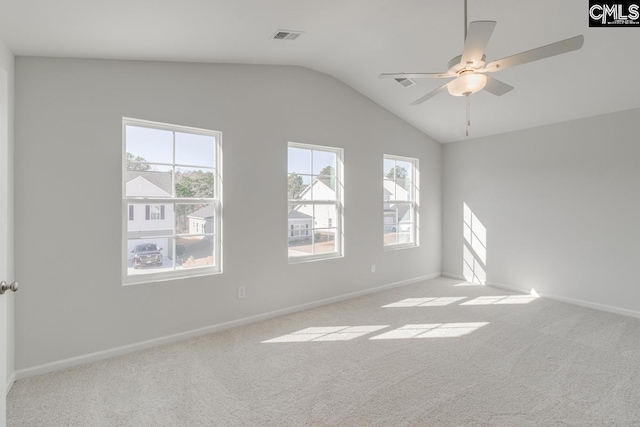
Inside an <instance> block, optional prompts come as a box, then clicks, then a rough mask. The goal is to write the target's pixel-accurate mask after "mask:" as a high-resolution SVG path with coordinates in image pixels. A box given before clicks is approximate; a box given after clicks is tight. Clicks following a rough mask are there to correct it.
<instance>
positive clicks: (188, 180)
mask: <svg viewBox="0 0 640 427" xmlns="http://www.w3.org/2000/svg"><path fill="white" fill-rule="evenodd" d="M214 184H215V178H214V176H213V173H212V172H202V171H188V172H182V171H176V197H185V198H210V197H213V191H214ZM204 206H205V205H195V204H177V205H176V208H175V209H176V216H177V218H178V224H179V225H178V232H180V233H188V232H189V228H188V225H187V224H188V222H187V215H190V214H191V213H192V212H194V211H196V210H198V209H200V208H202V207H204Z"/></svg>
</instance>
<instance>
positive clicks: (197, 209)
mask: <svg viewBox="0 0 640 427" xmlns="http://www.w3.org/2000/svg"><path fill="white" fill-rule="evenodd" d="M209 233H215V206H214V205H213V204H206V205H205V204H178V205H176V234H209Z"/></svg>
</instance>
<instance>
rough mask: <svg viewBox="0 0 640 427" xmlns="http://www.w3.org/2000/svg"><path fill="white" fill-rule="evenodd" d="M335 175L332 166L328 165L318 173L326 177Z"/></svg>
mask: <svg viewBox="0 0 640 427" xmlns="http://www.w3.org/2000/svg"><path fill="white" fill-rule="evenodd" d="M335 174H336V172H335V169H334V168H333V166H331V165H328V166H325V167H324V168H323V169H322V170H321V171H320V175H326V176H334V175H335Z"/></svg>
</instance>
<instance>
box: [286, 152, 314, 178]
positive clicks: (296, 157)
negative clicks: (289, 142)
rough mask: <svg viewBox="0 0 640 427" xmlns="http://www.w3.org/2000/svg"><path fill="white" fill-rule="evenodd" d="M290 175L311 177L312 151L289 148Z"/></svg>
mask: <svg viewBox="0 0 640 427" xmlns="http://www.w3.org/2000/svg"><path fill="white" fill-rule="evenodd" d="M288 161H289V167H288V170H287V172H288V173H297V174H306V175H311V150H307V149H304V148H295V147H289V154H288Z"/></svg>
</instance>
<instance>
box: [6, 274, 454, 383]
mask: <svg viewBox="0 0 640 427" xmlns="http://www.w3.org/2000/svg"><path fill="white" fill-rule="evenodd" d="M441 275H442V274H441V273H440V272H438V273H433V274H428V275H426V276H420V277H414V278H411V279H407V280H401V281H399V282H394V283H389V284H387V285H382V286H377V287H375V288H369V289H365V290H362V291H357V292H351V293H348V294H343V295H338V296H335V297H331V298H325V299H322V300H319V301H313V302H309V303H305V304H300V305H296V306H293V307H288V308H283V309H280V310H275V311H270V312H268V313H262V314H257V315H255V316H249V317H245V318H242V319H236V320H231V321H229V322H224V323H219V324H216V325H211V326H206V327H204V328H198V329H193V330H191V331H186V332H181V333H178V334H173V335H167V336H164V337H160V338H154V339H151V340H147V341H142V342H138V343H134V344H128V345H124V346H121V347H116V348H112V349H108V350H102V351H97V352H95V353H89V354H84V355H81V356H76V357H70V358H68V359H62V360H58V361H55V362H50V363H45V364H43V365H38V366H33V367H30V368H25V369H20V370H17V371H16V372H15V373H14V374H13V375H12V381H15V380H21V379H24V378H29V377H33V376H35V375H41V374H46V373H49V372H54V371H59V370H61V369H67V368H71V367H73V366H77V365H83V364H86V363H91V362H97V361H99V360H104V359H109V358H111V357H115V356H120V355H122V354H127V353H133V352H134V351H138V350H143V349H146V348H150V347H156V346H159V345H163V344H170V343H174V342H177V341H182V340H185V339H188V338H193V337H197V336H201V335H206V334H210V333H213V332H218V331H223V330H225V329H230V328H234V327H236V326H242V325H247V324H249V323H255V322H259V321H261V320H267V319H272V318H274V317H280V316H284V315H286V314H291V313H296V312H298V311H303V310H308V309H310V308H315V307H320V306H323V305H327V304H332V303H335V302H339V301H344V300H348V299H352V298H357V297H360V296H363V295H367V294H372V293H375V292H380V291H384V290H386V289H392V288H396V287H399V286H405V285H409V284H412V283H417V282H421V281H423V280H429V279H434V278H436V277H440V276H441Z"/></svg>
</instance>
